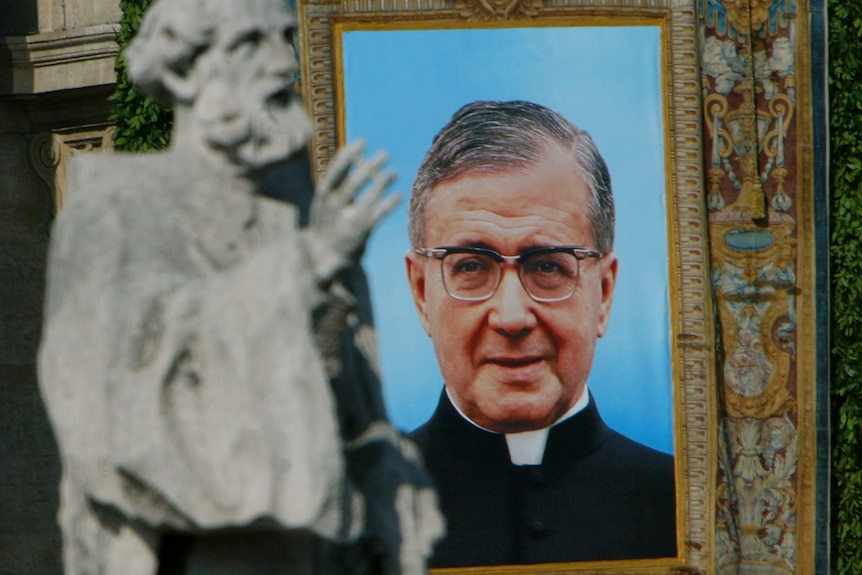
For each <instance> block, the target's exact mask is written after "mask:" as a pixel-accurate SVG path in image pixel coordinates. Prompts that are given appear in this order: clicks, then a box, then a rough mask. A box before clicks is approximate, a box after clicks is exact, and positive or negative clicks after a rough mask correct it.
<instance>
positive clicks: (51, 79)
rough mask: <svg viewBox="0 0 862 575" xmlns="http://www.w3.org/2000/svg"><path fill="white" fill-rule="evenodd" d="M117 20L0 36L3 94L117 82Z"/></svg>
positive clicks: (1, 86)
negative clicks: (96, 24) (115, 71)
mask: <svg viewBox="0 0 862 575" xmlns="http://www.w3.org/2000/svg"><path fill="white" fill-rule="evenodd" d="M118 31H119V25H118V24H104V25H100V26H88V27H85V28H75V29H72V30H66V31H62V32H47V33H41V34H32V35H28V36H6V37H0V95H12V94H14V95H27V94H41V93H45V92H54V91H58V90H69V89H74V88H86V87H90V86H102V85H106V84H112V83H114V82H115V79H116V77H115V74H114V60H115V58H116V56H117V51H118V48H117V33H118Z"/></svg>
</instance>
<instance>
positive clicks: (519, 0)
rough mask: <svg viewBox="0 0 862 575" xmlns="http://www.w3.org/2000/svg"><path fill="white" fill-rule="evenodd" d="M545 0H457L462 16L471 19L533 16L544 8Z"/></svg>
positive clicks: (486, 19)
mask: <svg viewBox="0 0 862 575" xmlns="http://www.w3.org/2000/svg"><path fill="white" fill-rule="evenodd" d="M542 2H543V0H457V2H456V4H455V6H456V8H457V10H458V12H459V13H460V14H461V17H462V18H464V19H465V20H471V21H476V20H478V21H489V20H508V19H510V18H516V17H517V18H533V17H535V16H537V15H538V13H539V9H541V8H542Z"/></svg>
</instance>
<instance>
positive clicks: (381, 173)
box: [308, 140, 400, 283]
mask: <svg viewBox="0 0 862 575" xmlns="http://www.w3.org/2000/svg"><path fill="white" fill-rule="evenodd" d="M364 151H365V142H363V141H362V140H357V141H355V142H353V143H351V144H349V145H348V146H346V147H344V148H342V149H341V150H340V151H339V152H338V153H337V154H336V155H335V158H334V159H333V161H332V165H331V166H330V167H329V169H328V170H327V172H326V174H325V175H324V176H323V178H322V179H321V180H320V183H319V184H318V186H317V189H316V190H315V193H314V198H313V200H312V203H311V212H310V216H309V228H308V233H309V238H308V239H309V240H310V244H309V247H310V251H311V255H312V257H313V258H314V260H313V261H314V269H315V274H316V276H317V280H318V282H320V283H327V282H329V281H330V280H332V279H333V278H334V277H335V276H336V275H337V274H338V273H339V272H340V271H342V270H344V269H345V268H347V267H349V266H351V265H353V264H355V263H358V261H359V258H360V257H361V256H362V252H363V250H364V248H365V242H366V241H367V240H368V235H369V234H370V233H371V230H372V229H374V226H376V225H377V224H378V223H379V222H380V220H381V219H383V217H384V216H385V215H386V214H388V213H389V212H390V211H391V210H392V208H394V207H395V205H396V204H397V203H398V201H399V200H400V197H399V196H398V195H397V194H396V195H392V196H389V197H386V198H384V197H383V194H384V193H385V192H386V190H387V189H388V188H389V186H390V185H392V182H393V181H394V180H395V172H394V171H392V170H383V166H384V164H385V163H386V161H387V160H388V157H387V155H386V153H384V152H378V153H377V154H375V155H374V157H373V158H371V159H370V160H367V159H366V158H365V156H364ZM365 188H368V189H367V190H365ZM363 190H365V193H363V194H361V195H360V192H362V191H363Z"/></svg>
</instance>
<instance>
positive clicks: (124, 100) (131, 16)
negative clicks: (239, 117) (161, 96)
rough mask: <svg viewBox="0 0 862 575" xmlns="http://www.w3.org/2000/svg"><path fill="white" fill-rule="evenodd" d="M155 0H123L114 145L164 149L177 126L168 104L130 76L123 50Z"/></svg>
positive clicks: (132, 149)
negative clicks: (139, 86)
mask: <svg viewBox="0 0 862 575" xmlns="http://www.w3.org/2000/svg"><path fill="white" fill-rule="evenodd" d="M152 2H153V0H121V2H120V8H121V9H122V10H123V18H122V20H121V21H120V34H119V36H118V37H117V43H118V44H119V46H120V55H119V56H117V62H116V65H115V70H116V72H117V87H116V91H115V92H114V94H113V95H112V96H111V98H110V99H111V101H112V102H113V103H114V109H113V112H112V114H111V120H112V121H113V122H115V123H116V126H117V129H116V132H114V147H115V148H116V149H117V150H120V151H127V152H147V151H150V150H163V149H165V148H167V147H168V144H169V143H170V137H171V127H172V126H173V115H172V114H171V111H170V110H169V109H168V108H165V107H164V106H162V105H160V104H157V103H156V102H154V101H152V100H151V99H149V98H148V97H147V96H144V95H143V94H142V93H141V92H140V91H139V90H138V89H137V88H136V87H135V86H134V85H133V84H132V82H131V80H129V77H128V74H127V73H126V62H125V60H124V59H123V50H125V48H126V46H127V45H128V44H129V42H131V40H132V38H134V36H135V33H136V32H137V31H138V27H139V26H140V25H141V20H142V19H143V17H144V12H145V11H146V9H147V7H149V5H150V4H152Z"/></svg>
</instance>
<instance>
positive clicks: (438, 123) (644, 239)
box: [342, 26, 673, 453]
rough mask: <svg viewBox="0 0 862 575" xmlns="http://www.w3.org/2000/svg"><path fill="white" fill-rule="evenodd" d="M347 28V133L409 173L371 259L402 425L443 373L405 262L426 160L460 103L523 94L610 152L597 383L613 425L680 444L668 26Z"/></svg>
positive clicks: (389, 391)
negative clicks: (411, 197)
mask: <svg viewBox="0 0 862 575" xmlns="http://www.w3.org/2000/svg"><path fill="white" fill-rule="evenodd" d="M342 40H343V50H344V53H343V78H344V85H343V86H342V89H343V94H344V97H345V101H346V105H345V116H346V117H345V123H346V136H347V140H348V141H350V140H353V139H355V138H357V137H362V138H364V139H365V140H366V141H367V142H368V150H369V152H374V151H376V150H378V149H384V150H387V151H388V152H389V155H390V166H391V167H392V168H394V169H395V170H396V171H397V172H398V176H399V178H398V180H397V182H396V184H395V185H394V186H393V193H396V192H399V193H401V195H402V202H401V204H400V205H399V207H398V208H397V209H396V212H395V213H394V214H392V215H390V216H389V217H388V218H387V219H386V220H385V221H384V222H383V223H382V224H381V225H380V227H379V228H378V229H377V230H375V232H374V233H373V235H372V237H371V240H370V242H369V246H368V249H367V251H366V255H365V259H364V265H365V266H366V269H367V270H368V272H369V276H370V281H371V290H372V298H373V304H374V312H375V321H376V324H377V328H378V337H379V342H380V359H381V365H382V371H383V384H384V395H385V398H386V402H387V406H388V409H389V415H390V417H391V419H392V420H393V421H394V423H395V424H396V425H397V426H398V427H400V428H402V429H405V430H411V429H413V428H415V427H417V426H418V425H420V424H421V423H423V422H424V421H425V420H426V419H427V418H428V417H429V416H430V414H431V412H432V411H433V409H434V407H435V405H436V403H437V399H438V396H439V394H440V391H441V389H442V385H443V382H442V380H441V378H440V373H439V369H438V367H437V362H436V358H435V356H434V351H433V348H432V345H431V341H430V339H428V337H427V336H426V335H425V332H424V331H423V330H422V328H421V326H420V324H419V321H418V319H417V318H416V312H415V308H414V306H413V302H412V300H411V297H410V290H409V287H408V284H407V279H406V275H405V271H404V253H405V252H406V251H407V250H408V249H409V241H408V238H407V214H406V203H407V196H408V194H409V191H410V186H411V184H412V180H413V177H414V175H415V173H416V169H417V168H418V165H419V163H420V161H421V159H422V157H423V155H424V154H425V151H426V150H427V149H428V147H429V146H430V143H431V139H432V138H433V136H434V135H435V134H436V133H437V131H439V129H440V128H441V127H442V126H443V124H445V123H446V121H447V120H448V119H449V118H450V117H451V116H452V114H453V113H454V112H455V111H456V110H457V109H458V108H460V107H461V106H462V105H464V104H466V103H468V102H471V101H474V100H479V99H494V100H511V99H524V100H531V101H534V102H537V103H539V104H543V105H545V106H548V107H550V108H552V109H554V110H556V111H558V112H560V113H561V114H563V115H564V116H566V117H567V118H568V119H569V120H570V121H572V122H573V123H574V124H576V125H578V126H579V127H581V128H584V129H586V130H587V131H588V132H590V134H591V135H592V136H593V139H594V140H595V141H596V143H597V145H598V147H599V149H600V150H601V152H602V155H603V156H604V157H605V160H606V161H607V163H608V166H609V168H610V171H611V177H612V181H613V187H614V195H615V198H616V202H617V230H616V233H617V240H616V246H615V248H616V252H617V254H618V255H619V258H620V267H619V277H618V283H617V290H616V294H615V299H614V307H613V313H612V316H611V324H610V329H609V332H608V334H607V335H606V336H605V337H604V338H603V339H601V340H600V341H599V344H598V349H597V352H596V359H595V363H594V366H593V370H592V373H591V376H590V380H589V386H590V389H591V390H592V392H593V394H594V396H595V397H596V401H597V403H598V405H599V408H600V409H601V412H602V415H603V417H604V418H605V420H606V421H607V423H608V424H609V425H610V426H611V427H613V428H614V429H617V430H618V431H620V432H622V433H624V434H625V435H628V436H629V437H632V438H634V439H636V440H638V441H640V442H642V443H645V444H647V445H650V446H652V447H655V448H657V449H661V450H663V451H666V452H669V453H671V452H673V424H672V418H673V406H672V388H673V385H672V376H671V352H670V335H669V304H668V297H669V296H668V255H667V254H668V236H667V231H666V230H667V225H666V183H665V170H664V166H665V158H664V153H665V150H664V145H665V144H664V135H663V118H662V114H663V106H662V98H661V94H662V90H661V70H660V57H659V50H660V46H661V44H660V42H661V38H660V30H659V28H658V26H625V27H623V26H615V27H566V28H504V29H473V30H463V29H462V30H422V31H351V32H345V33H344V34H343V36H342Z"/></svg>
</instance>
